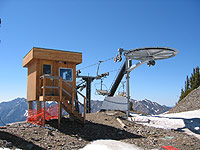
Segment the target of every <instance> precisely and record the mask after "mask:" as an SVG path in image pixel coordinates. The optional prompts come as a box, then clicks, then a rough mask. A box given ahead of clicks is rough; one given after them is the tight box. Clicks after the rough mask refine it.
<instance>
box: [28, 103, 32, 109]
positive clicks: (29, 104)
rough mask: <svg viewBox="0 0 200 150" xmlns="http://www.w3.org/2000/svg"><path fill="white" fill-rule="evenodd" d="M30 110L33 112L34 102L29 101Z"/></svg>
mask: <svg viewBox="0 0 200 150" xmlns="http://www.w3.org/2000/svg"><path fill="white" fill-rule="evenodd" d="M28 109H31V110H33V101H28Z"/></svg>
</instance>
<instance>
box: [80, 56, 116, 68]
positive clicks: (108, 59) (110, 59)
mask: <svg viewBox="0 0 200 150" xmlns="http://www.w3.org/2000/svg"><path fill="white" fill-rule="evenodd" d="M113 58H114V57H111V58H108V59H105V60H103V61H101V62H106V61H109V60H111V59H113ZM98 64H99V62H98V63H95V64H92V65H88V66H86V67H83V68H80V69H79V70H83V69H86V68H89V67H92V66H96V65H98Z"/></svg>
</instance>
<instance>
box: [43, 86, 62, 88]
mask: <svg viewBox="0 0 200 150" xmlns="http://www.w3.org/2000/svg"><path fill="white" fill-rule="evenodd" d="M43 88H44V87H43V86H42V87H41V89H43ZM45 88H47V89H59V87H58V86H45Z"/></svg>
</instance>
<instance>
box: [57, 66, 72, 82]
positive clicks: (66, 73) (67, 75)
mask: <svg viewBox="0 0 200 150" xmlns="http://www.w3.org/2000/svg"><path fill="white" fill-rule="evenodd" d="M59 72H60V73H59V74H60V77H62V78H63V79H64V80H67V81H72V80H73V70H72V68H60V71H59Z"/></svg>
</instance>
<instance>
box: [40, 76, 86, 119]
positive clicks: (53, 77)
mask: <svg viewBox="0 0 200 150" xmlns="http://www.w3.org/2000/svg"><path fill="white" fill-rule="evenodd" d="M40 79H43V86H42V87H41V89H43V97H45V94H46V90H45V89H46V88H51V89H53V88H54V89H59V88H60V87H58V86H46V79H57V80H60V81H61V82H62V81H64V83H65V84H66V85H68V86H69V87H71V89H72V92H74V91H75V92H76V93H78V94H80V95H81V96H82V97H83V99H84V103H83V104H82V103H81V102H79V101H78V99H76V98H75V97H74V95H75V94H72V95H71V94H70V93H69V92H67V91H66V90H65V89H63V87H61V88H62V90H61V91H63V92H64V93H66V94H67V95H68V96H70V97H74V99H73V100H74V101H76V102H78V103H79V104H80V105H82V106H83V107H84V109H83V110H84V111H83V117H84V122H85V116H86V111H85V109H86V100H87V99H86V97H85V96H84V95H83V94H82V93H81V92H79V91H78V90H77V89H76V88H74V87H73V86H72V85H70V84H69V83H68V82H67V81H66V80H63V79H62V77H57V76H51V75H42V76H40ZM61 91H60V94H61V93H62V92H61ZM72 107H74V104H72ZM72 110H73V108H72Z"/></svg>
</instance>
